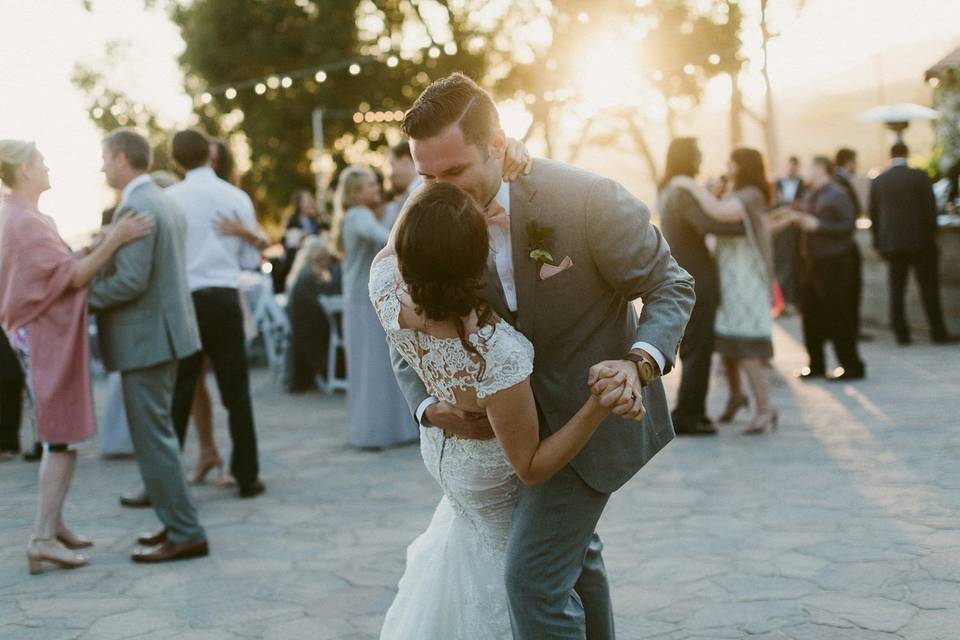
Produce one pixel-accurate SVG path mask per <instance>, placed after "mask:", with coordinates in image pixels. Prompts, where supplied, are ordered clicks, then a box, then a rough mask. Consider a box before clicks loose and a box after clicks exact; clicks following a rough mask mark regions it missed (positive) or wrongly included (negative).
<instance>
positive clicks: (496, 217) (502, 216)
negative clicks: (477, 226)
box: [487, 200, 510, 231]
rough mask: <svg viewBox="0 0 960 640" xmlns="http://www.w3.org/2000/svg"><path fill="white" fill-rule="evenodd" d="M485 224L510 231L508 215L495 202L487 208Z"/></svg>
mask: <svg viewBox="0 0 960 640" xmlns="http://www.w3.org/2000/svg"><path fill="white" fill-rule="evenodd" d="M487 224H492V225H495V226H497V227H500V228H501V229H505V230H507V231H509V230H510V214H508V213H507V210H506V209H504V208H503V207H502V206H500V203H499V202H497V201H496V200H494V201H493V202H491V203H490V204H489V205H488V206H487Z"/></svg>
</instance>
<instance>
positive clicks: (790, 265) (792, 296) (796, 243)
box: [773, 227, 800, 304]
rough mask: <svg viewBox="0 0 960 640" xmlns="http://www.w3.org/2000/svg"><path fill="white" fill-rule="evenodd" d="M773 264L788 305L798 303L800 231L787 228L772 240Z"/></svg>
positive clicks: (794, 228)
mask: <svg viewBox="0 0 960 640" xmlns="http://www.w3.org/2000/svg"><path fill="white" fill-rule="evenodd" d="M773 264H774V271H775V272H776V275H777V281H778V282H779V283H780V289H781V291H782V292H783V299H784V301H785V302H788V303H790V304H798V303H799V302H800V291H799V289H800V285H799V281H800V230H799V229H797V228H796V227H787V228H786V229H784V230H783V231H781V232H780V233H779V234H777V235H776V236H774V238H773Z"/></svg>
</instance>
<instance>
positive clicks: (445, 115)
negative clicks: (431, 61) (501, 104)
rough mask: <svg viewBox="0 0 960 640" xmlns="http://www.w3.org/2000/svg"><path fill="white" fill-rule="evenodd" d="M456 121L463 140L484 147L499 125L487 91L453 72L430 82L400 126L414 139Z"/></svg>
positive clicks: (444, 127)
mask: <svg viewBox="0 0 960 640" xmlns="http://www.w3.org/2000/svg"><path fill="white" fill-rule="evenodd" d="M454 123H459V125H460V131H461V132H463V139H464V141H465V142H466V143H467V144H475V145H477V146H478V147H480V148H481V149H484V150H486V145H487V143H488V142H489V141H490V138H491V137H492V136H493V134H494V132H496V131H497V130H498V129H499V128H500V115H499V114H498V113H497V105H495V104H494V102H493V98H491V97H490V94H489V93H487V92H486V91H484V90H483V89H481V88H480V86H479V85H478V84H477V83H476V82H474V81H473V80H471V79H470V78H468V77H467V76H465V75H463V74H462V73H459V72H458V73H452V74H450V75H449V76H447V77H446V78H440V79H439V80H437V81H435V82H433V83H431V84H430V86H428V87H427V88H426V89H424V90H423V93H421V94H420V97H419V98H417V100H416V102H414V103H413V106H412V107H410V109H409V110H408V111H407V113H406V114H405V115H404V116H403V123H402V124H401V125H400V127H401V128H402V129H403V132H404V133H405V134H406V135H407V137H409V138H412V139H414V140H425V139H427V138H432V137H433V136H435V135H437V134H439V133H440V132H441V131H443V130H444V129H446V128H447V127H449V126H450V125H452V124H454Z"/></svg>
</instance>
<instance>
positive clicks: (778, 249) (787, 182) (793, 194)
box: [773, 156, 806, 309]
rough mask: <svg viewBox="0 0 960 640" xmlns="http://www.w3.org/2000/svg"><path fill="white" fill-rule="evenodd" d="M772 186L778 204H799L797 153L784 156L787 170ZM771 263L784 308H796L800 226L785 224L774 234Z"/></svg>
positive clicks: (801, 189) (801, 187)
mask: <svg viewBox="0 0 960 640" xmlns="http://www.w3.org/2000/svg"><path fill="white" fill-rule="evenodd" d="M775 186H776V206H777V207H786V206H790V205H793V204H797V205H799V204H800V200H801V198H802V197H803V195H804V191H805V189H806V185H804V183H803V179H802V178H801V177H800V160H799V159H798V158H797V156H790V158H789V159H788V160H787V171H786V173H785V174H784V175H783V176H782V177H780V178H777V181H776V183H775ZM773 263H774V269H775V270H776V272H777V281H778V282H779V283H780V290H781V291H782V292H783V300H784V302H785V303H786V304H787V305H788V307H787V308H788V309H792V308H796V306H797V305H798V304H799V302H800V293H799V279H800V229H798V228H797V227H793V226H787V227H785V228H784V229H783V230H782V231H781V232H780V233H778V234H777V235H776V236H775V237H774V239H773Z"/></svg>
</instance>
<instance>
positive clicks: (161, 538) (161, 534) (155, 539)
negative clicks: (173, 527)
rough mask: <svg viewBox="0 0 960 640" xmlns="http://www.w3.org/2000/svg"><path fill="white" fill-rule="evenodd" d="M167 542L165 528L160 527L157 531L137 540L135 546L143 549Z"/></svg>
mask: <svg viewBox="0 0 960 640" xmlns="http://www.w3.org/2000/svg"><path fill="white" fill-rule="evenodd" d="M166 541H167V528H166V527H161V528H160V530H159V531H154V532H153V533H145V534H143V535H142V536H140V537H139V538H137V544H139V545H141V546H144V547H155V546H157V545H158V544H163V543H164V542H166Z"/></svg>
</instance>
